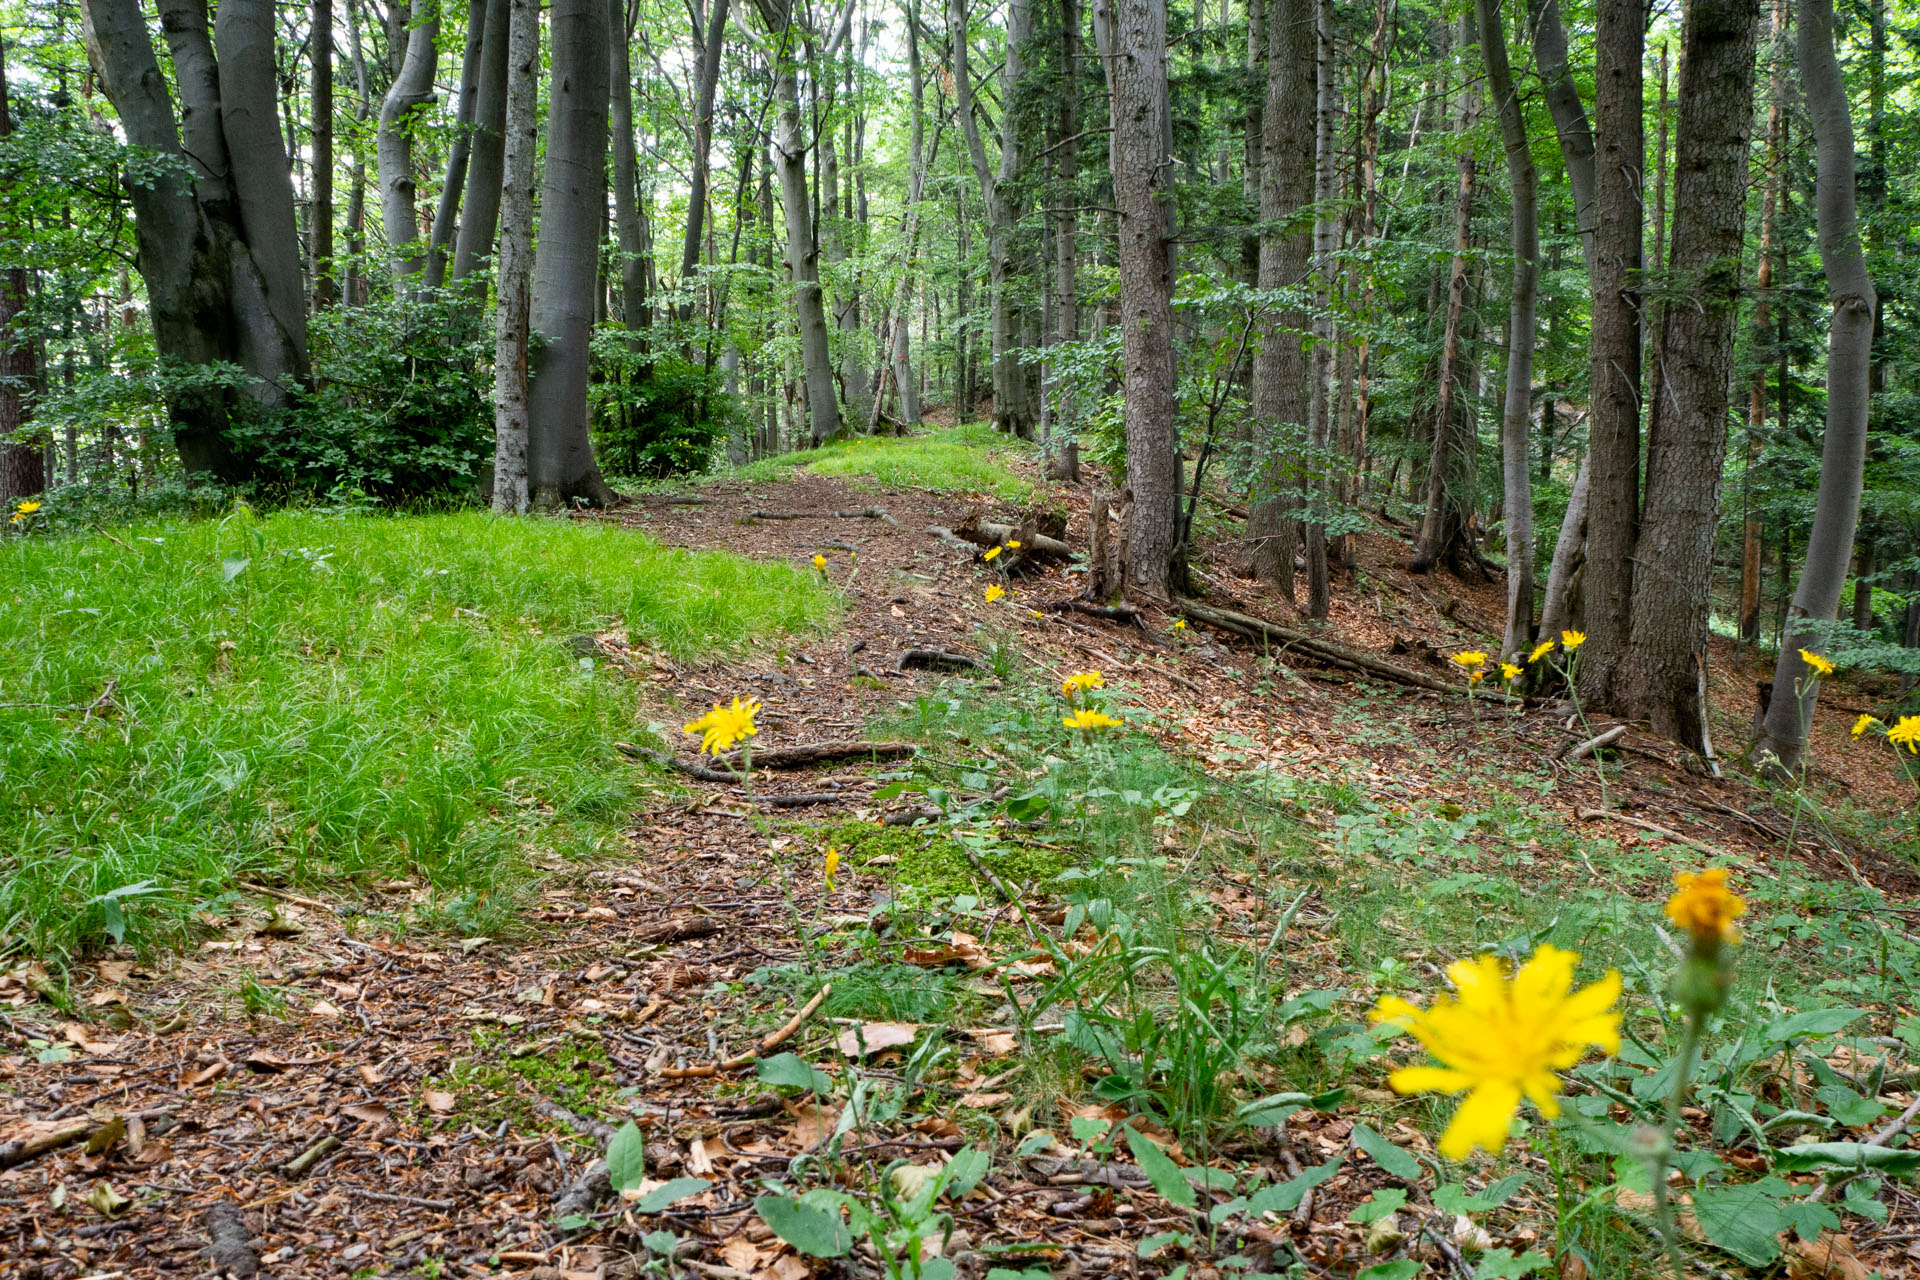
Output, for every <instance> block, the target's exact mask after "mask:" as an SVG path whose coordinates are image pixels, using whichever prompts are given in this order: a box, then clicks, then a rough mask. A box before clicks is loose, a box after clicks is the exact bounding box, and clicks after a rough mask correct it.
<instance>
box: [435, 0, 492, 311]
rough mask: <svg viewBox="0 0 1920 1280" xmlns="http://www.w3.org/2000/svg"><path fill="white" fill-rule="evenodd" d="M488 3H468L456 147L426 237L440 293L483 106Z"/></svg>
mask: <svg viewBox="0 0 1920 1280" xmlns="http://www.w3.org/2000/svg"><path fill="white" fill-rule="evenodd" d="M488 7H489V0H467V45H466V49H465V51H464V52H463V53H462V54H461V57H460V96H459V97H458V98H457V99H455V102H454V109H453V143H452V145H451V146H450V147H448V148H447V176H446V181H444V182H442V183H441V184H440V202H439V204H437V205H436V206H435V207H434V211H433V230H432V232H431V233H430V234H429V236H428V237H427V285H428V287H430V288H434V289H438V288H439V287H440V286H441V285H443V284H445V283H446V280H447V251H448V249H449V248H450V246H451V245H452V244H453V238H454V219H456V218H457V217H459V215H460V197H461V195H462V194H464V192H465V190H466V185H467V164H468V161H469V160H470V159H471V157H472V155H473V122H474V119H475V116H476V114H477V112H478V110H479V105H480V69H481V66H482V65H483V63H484V61H485V58H486V38H487V9H488Z"/></svg>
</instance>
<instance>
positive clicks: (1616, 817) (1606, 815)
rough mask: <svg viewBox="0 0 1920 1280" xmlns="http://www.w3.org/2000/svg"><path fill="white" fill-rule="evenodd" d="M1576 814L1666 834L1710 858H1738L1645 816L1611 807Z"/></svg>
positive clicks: (1579, 811)
mask: <svg viewBox="0 0 1920 1280" xmlns="http://www.w3.org/2000/svg"><path fill="white" fill-rule="evenodd" d="M1574 816H1575V817H1577V818H1579V819H1580V820H1581V821H1582V822H1592V821H1593V820H1594V819H1596V818H1599V819H1605V820H1606V821H1608V822H1619V823H1624V824H1625V825H1627V826H1629V827H1638V828H1640V830H1642V831H1651V832H1652V833H1653V834H1654V835H1657V836H1665V837H1666V838H1667V839H1669V840H1672V841H1673V842H1675V843H1676V844H1684V845H1686V846H1687V847H1688V848H1689V849H1697V850H1699V851H1700V852H1701V853H1704V854H1706V855H1707V856H1708V857H1709V858H1725V859H1726V860H1727V861H1729V862H1732V861H1735V860H1736V859H1735V855H1734V854H1731V853H1728V852H1727V851H1726V850H1725V849H1720V848H1716V847H1715V846H1713V845H1710V844H1708V843H1707V842H1706V841H1704V840H1695V839H1694V838H1693V837H1692V836H1683V835H1681V834H1680V833H1679V832H1678V831H1675V830H1674V829H1673V828H1672V827H1663V826H1661V825H1660V824H1659V823H1657V822H1648V821H1647V820H1646V819H1645V818H1631V817H1628V816H1627V815H1626V814H1624V813H1615V812H1614V811H1613V810H1611V809H1580V810H1576V811H1575V813H1574Z"/></svg>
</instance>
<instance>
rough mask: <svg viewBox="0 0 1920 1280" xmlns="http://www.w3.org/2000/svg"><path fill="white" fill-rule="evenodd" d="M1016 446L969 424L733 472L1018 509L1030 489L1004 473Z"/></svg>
mask: <svg viewBox="0 0 1920 1280" xmlns="http://www.w3.org/2000/svg"><path fill="white" fill-rule="evenodd" d="M1020 447H1022V446H1020V445H1019V444H1018V442H1016V441H1014V440H1012V439H1010V438H1009V437H1007V436H1005V435H1002V434H1001V433H999V432H997V431H995V430H994V429H993V428H992V427H988V426H983V425H981V424H979V423H974V424H972V425H968V426H961V427H952V428H949V429H947V430H944V431H936V432H933V433H931V434H928V435H918V436H861V437H858V438H855V439H851V440H842V441H838V442H836V443H834V444H830V445H827V446H825V447H823V448H820V449H810V450H806V451H803V452H799V453H786V454H781V455H780V456H778V457H774V458H764V459H762V460H761V461H759V462H756V463H754V464H753V465H752V466H749V467H745V468H743V469H742V470H741V471H739V472H738V473H736V474H738V475H739V476H741V477H743V478H745V479H749V480H776V479H780V478H782V477H783V476H784V475H785V474H786V473H787V472H788V471H790V470H792V469H793V468H795V467H805V468H806V469H807V470H808V471H811V472H813V473H814V474H815V475H822V476H847V477H862V478H866V479H869V480H873V481H875V482H876V483H878V484H881V485H884V486H887V487H889V488H891V487H899V486H912V487H914V488H918V489H926V490H928V491H930V492H933V493H990V494H992V495H993V496H994V497H996V498H999V499H1000V500H1001V501H1003V502H1011V503H1022V502H1026V501H1028V500H1029V499H1030V498H1032V496H1033V486H1032V485H1031V484H1029V483H1028V482H1027V481H1025V480H1023V479H1021V478H1020V477H1019V476H1016V475H1014V474H1013V472H1011V471H1009V470H1008V469H1007V466H1006V463H1005V461H1004V459H1005V458H1006V456H1007V455H1008V454H1010V453H1012V452H1014V451H1015V450H1016V449H1018V448H1020Z"/></svg>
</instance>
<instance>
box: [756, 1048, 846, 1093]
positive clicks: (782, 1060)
mask: <svg viewBox="0 0 1920 1280" xmlns="http://www.w3.org/2000/svg"><path fill="white" fill-rule="evenodd" d="M753 1070H754V1074H755V1075H758V1076H759V1077H760V1078H761V1079H762V1080H764V1081H765V1082H766V1083H768V1084H770V1085H772V1086H773V1087H774V1088H776V1089H798V1090H800V1091H801V1092H802V1093H806V1092H808V1091H812V1092H813V1093H817V1094H819V1095H820V1096H821V1097H823V1098H824V1097H826V1096H827V1095H828V1094H829V1093H832V1092H833V1081H832V1079H831V1078H829V1077H828V1076H827V1074H826V1073H825V1072H823V1071H820V1070H817V1069H815V1068H814V1067H812V1066H810V1065H808V1063H807V1062H806V1060H805V1059H803V1058H801V1057H800V1056H799V1055H797V1054H792V1053H776V1054H775V1055H773V1057H771V1058H762V1059H760V1061H759V1062H757V1063H755V1064H754V1067H753Z"/></svg>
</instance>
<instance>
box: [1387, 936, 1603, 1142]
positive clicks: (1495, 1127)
mask: <svg viewBox="0 0 1920 1280" xmlns="http://www.w3.org/2000/svg"><path fill="white" fill-rule="evenodd" d="M1579 959H1580V957H1579V955H1577V954H1576V953H1574V952H1572V951H1562V950H1560V949H1559V948H1558V947H1552V946H1542V947H1541V948H1539V950H1537V951H1535V952H1534V953H1533V955H1532V957H1531V958H1529V959H1528V960H1527V962H1526V963H1525V964H1524V965H1521V966H1520V968H1519V970H1518V972H1516V973H1514V974H1513V975H1512V976H1511V977H1509V976H1508V974H1507V971H1506V967H1505V966H1504V965H1502V964H1501V963H1500V961H1499V960H1497V959H1495V958H1494V957H1493V956H1478V957H1476V958H1474V959H1472V960H1458V961H1455V962H1454V963H1453V965H1451V966H1450V967H1449V968H1448V969H1447V976H1448V977H1449V978H1451V979H1452V980H1453V985H1454V988H1455V991H1456V993H1457V994H1455V995H1450V996H1448V995H1443V996H1440V997H1438V998H1436V999H1435V1000H1434V1002H1433V1006H1432V1008H1429V1009H1422V1008H1419V1007H1418V1006H1416V1005H1413V1004H1409V1003H1408V1002H1407V1001H1405V1000H1402V999H1401V998H1400V997H1398V996H1383V997H1381V999H1380V1003H1379V1005H1378V1006H1377V1007H1376V1008H1375V1009H1374V1011H1373V1014H1372V1019H1373V1021H1375V1022H1384V1023H1386V1024H1388V1025H1389V1026H1395V1027H1398V1028H1400V1029H1401V1030H1402V1031H1404V1032H1406V1033H1407V1034H1409V1035H1411V1036H1413V1037H1414V1039H1416V1040H1418V1041H1419V1042H1420V1043H1421V1044H1422V1045H1425V1046H1426V1049H1427V1052H1428V1053H1430V1054H1432V1055H1433V1056H1434V1057H1435V1058H1437V1059H1439V1061H1440V1064H1441V1065H1439V1066H1437V1067H1434V1066H1419V1067H1403V1068H1401V1069H1400V1070H1398V1071H1396V1072H1394V1073H1393V1075H1392V1076H1390V1077H1389V1078H1388V1081H1387V1083H1389V1084H1390V1085H1392V1086H1393V1088H1394V1090H1395V1091H1396V1092H1399V1093H1429V1092H1439V1093H1466V1094H1467V1097H1466V1100H1465V1101H1464V1102H1462V1103H1461V1104H1460V1108H1459V1110H1458V1111H1456V1112H1454V1116H1453V1123H1452V1124H1450V1125H1448V1126H1447V1131H1446V1132H1445V1133H1444V1134H1442V1135H1441V1137H1440V1151H1441V1154H1443V1155H1445V1156H1446V1157H1447V1158H1448V1159H1450V1160H1464V1159H1465V1158H1466V1157H1467V1154H1468V1153H1469V1152H1471V1151H1472V1150H1473V1149H1474V1148H1475V1147H1480V1148H1483V1149H1484V1150H1486V1151H1489V1152H1494V1151H1498V1150H1499V1149H1500V1148H1501V1147H1502V1146H1504V1145H1505V1144H1506V1141H1507V1129H1508V1128H1509V1127H1510V1126H1511V1125H1512V1124H1513V1117H1514V1115H1515V1114H1516V1113H1518V1111H1519V1110H1520V1102H1521V1100H1522V1098H1531V1099H1532V1100H1533V1105H1534V1106H1536V1107H1538V1108H1539V1109H1540V1114H1541V1115H1543V1116H1545V1117H1546V1118H1547V1119H1549V1120H1551V1119H1553V1118H1554V1117H1555V1116H1557V1115H1559V1114H1560V1102H1559V1097H1558V1095H1559V1092H1560V1077H1559V1076H1558V1075H1556V1074H1555V1072H1558V1071H1563V1070H1565V1069H1566V1068H1568V1067H1571V1066H1573V1065H1574V1064H1575V1063H1576V1062H1578V1061H1580V1059H1581V1058H1583V1057H1585V1056H1586V1053H1587V1050H1588V1048H1589V1047H1595V1048H1598V1049H1600V1051H1601V1052H1603V1053H1608V1054H1611V1053H1615V1052H1618V1050H1619V1048H1620V1014H1619V1012H1618V1011H1617V1010H1616V1009H1615V1008H1614V1005H1615V1004H1616V1003H1618V1001H1619V999H1620V974H1619V972H1618V971H1617V970H1612V969H1609V970H1608V971H1607V973H1606V976H1604V977H1602V978H1601V979H1600V980H1599V981H1598V982H1595V983H1592V984H1591V985H1589V986H1585V987H1581V988H1580V989H1578V990H1575V989H1574V986H1573V966H1574V965H1575V964H1576V963H1577V962H1578V961H1579Z"/></svg>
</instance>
